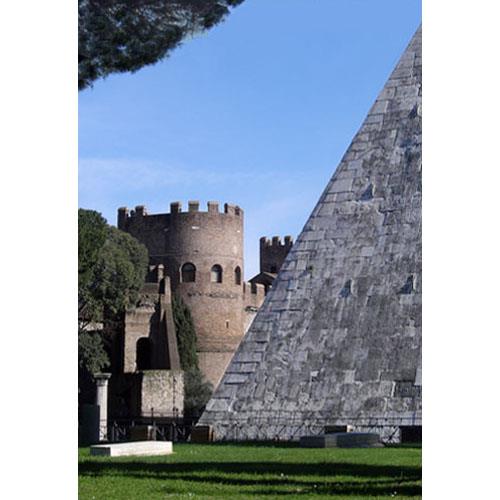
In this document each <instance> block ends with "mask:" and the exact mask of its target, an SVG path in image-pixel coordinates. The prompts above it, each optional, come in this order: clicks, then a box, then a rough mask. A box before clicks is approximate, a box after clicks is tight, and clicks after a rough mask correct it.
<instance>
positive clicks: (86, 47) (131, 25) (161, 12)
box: [78, 0, 244, 89]
mask: <svg viewBox="0 0 500 500" xmlns="http://www.w3.org/2000/svg"><path fill="white" fill-rule="evenodd" d="M243 1H244V0H79V1H78V88H79V89H84V88H86V87H88V86H91V85H92V83H93V82H94V81H95V80H97V79H98V78H103V77H105V76H107V75H109V74H111V73H117V72H118V73H120V72H126V71H137V70H138V69H140V68H142V67H143V66H146V65H149V64H154V63H156V62H158V61H160V60H161V59H163V58H164V57H167V56H168V55H169V54H170V52H171V51H172V50H173V49H175V48H176V47H177V46H178V45H180V43H181V42H182V40H184V39H186V38H187V37H189V36H193V35H195V34H197V33H201V32H203V31H206V30H208V29H210V28H212V27H213V26H215V25H216V24H218V23H220V22H221V21H222V20H223V19H224V18H225V17H226V16H227V15H228V14H229V12H230V9H231V8H232V7H235V6H237V5H239V4H240V3H242V2H243Z"/></svg>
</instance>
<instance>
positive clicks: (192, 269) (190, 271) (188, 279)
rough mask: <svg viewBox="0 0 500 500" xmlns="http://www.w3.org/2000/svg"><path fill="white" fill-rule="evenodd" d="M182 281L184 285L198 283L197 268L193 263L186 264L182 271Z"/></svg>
mask: <svg viewBox="0 0 500 500" xmlns="http://www.w3.org/2000/svg"><path fill="white" fill-rule="evenodd" d="M181 280H182V282H183V283H193V282H194V281H196V266H195V265H194V264H192V263H191V262H186V263H185V264H184V265H183V266H182V269H181Z"/></svg>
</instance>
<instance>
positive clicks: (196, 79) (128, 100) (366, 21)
mask: <svg viewBox="0 0 500 500" xmlns="http://www.w3.org/2000/svg"><path fill="white" fill-rule="evenodd" d="M420 21H421V2H420V0H404V1H402V0H376V1H375V0H314V1H311V0H246V1H245V2H244V3H243V4H242V5H241V6H240V7H238V8H237V9H235V10H234V11H233V12H232V14H231V15H230V16H229V17H228V18H227V20H226V21H225V22H224V23H222V24H221V25H220V26H218V27H216V28H214V29H212V30H210V31H209V32H207V33H205V34H203V35H200V36H198V37H196V38H194V39H192V40H188V41H186V42H185V43H184V44H183V46H182V47H180V48H179V49H177V50H176V51H175V52H174V53H172V55H171V56H170V57H169V58H168V59H166V60H164V61H163V62H161V63H159V64H156V65H154V66H150V67H147V68H144V69H142V70H140V71H138V72H137V73H135V74H122V75H113V76H110V77H108V78H106V79H104V80H101V81H98V82H96V83H95V85H94V87H93V88H92V89H88V90H85V91H83V92H80V94H79V206H80V207H84V208H92V209H94V210H98V211H99V212H101V213H102V214H103V215H104V217H106V219H107V220H108V221H109V222H110V223H113V224H115V223H116V210H117V208H118V207H120V206H128V207H129V208H131V207H132V208H133V207H134V206H135V205H140V204H144V205H146V207H147V208H148V211H149V212H150V213H164V212H167V211H168V209H169V205H170V202H171V201H177V200H178V201H182V202H183V206H184V207H187V202H188V200H200V202H201V203H202V206H203V205H205V204H206V202H207V201H208V200H218V201H220V202H221V204H223V203H224V202H229V203H235V204H238V205H240V206H241V207H242V208H243V209H244V211H245V277H246V279H248V278H250V277H251V276H253V275H254V274H256V273H257V272H258V244H259V242H258V240H259V238H260V237H261V236H273V235H281V236H284V235H286V234H291V235H292V236H293V237H294V238H295V237H296V236H297V235H298V233H299V232H300V230H301V229H302V227H303V225H304V223H305V222H306V219H307V217H308V215H309V213H310V212H311V210H312V209H313V208H314V205H315V204H316V202H317V200H318V198H319V196H320V194H321V192H322V190H323V189H324V187H325V185H326V183H327V182H328V180H329V178H330V177H331V175H332V173H333V172H334V170H335V168H336V166H337V164H338V162H339V161H340V159H341V157H342V155H343V153H344V152H345V150H346V149H347V147H348V146H349V143H350V141H351V139H352V137H353V136H354V134H355V133H356V131H357V129H358V128H359V126H360V125H361V122H362V120H363V119H364V117H365V115H366V113H367V111H368V109H369V108H370V106H371V104H372V103H373V101H374V100H375V98H376V96H377V94H378V92H379V91H380V90H381V88H382V86H383V84H384V82H385V80H386V79H387V77H388V76H389V74H390V72H391V70H392V68H393V67H394V65H395V64H396V62H397V60H398V58H399V56H400V55H401V53H402V51H403V50H404V48H405V46H406V45H407V43H408V42H409V40H410V38H411V36H412V35H413V33H414V31H415V30H416V28H417V27H418V25H419V24H420ZM205 206H206V205H205Z"/></svg>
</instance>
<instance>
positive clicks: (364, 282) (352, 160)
mask: <svg viewBox="0 0 500 500" xmlns="http://www.w3.org/2000/svg"><path fill="white" fill-rule="evenodd" d="M421 60H422V59H421V29H420V28H419V29H418V30H417V32H416V33H415V35H414V37H413V39H412V40H411V42H410V44H409V46H408V47H407V49H406V50H405V52H404V54H403V56H402V57H401V59H400V61H399V63H398V64H397V66H396V68H395V70H394V71H393V73H392V74H391V76H390V78H389V80H388V81H387V83H386V84H385V86H384V88H383V90H382V91H381V93H380V94H379V96H378V98H377V100H376V102H375V104H374V105H373V106H372V108H371V110H370V111H369V113H368V116H367V118H366V119H365V121H364V123H363V124H362V126H361V128H360V130H359V132H358V133H357V134H356V136H355V137H354V139H353V141H352V143H351V145H350V146H349V148H348V150H347V152H346V153H345V155H344V157H343V158H342V160H341V163H340V165H339V166H338V168H337V169H336V170H335V172H334V174H333V177H332V178H331V180H330V182H329V183H328V185H327V186H326V189H325V191H324V192H323V194H322V195H321V197H320V199H319V202H318V204H317V205H316V207H315V208H314V210H313V212H312V214H311V216H310V218H309V220H308V221H307V223H306V225H305V227H304V229H303V230H302V233H301V234H300V236H299V237H298V239H297V241H296V242H295V244H294V245H293V247H292V248H291V250H290V251H289V253H288V255H287V256H286V258H285V261H284V263H283V265H282V268H281V270H280V272H279V274H278V276H277V278H276V280H275V282H274V283H273V287H272V289H271V290H270V291H269V293H268V294H267V296H266V299H265V301H264V304H263V305H262V307H261V309H260V310H259V312H258V313H257V316H256V318H255V320H254V322H253V324H252V326H251V327H250V329H249V331H248V332H247V334H246V335H245V337H244V338H243V341H242V343H241V344H240V346H239V348H238V350H237V351H236V353H235V355H234V357H233V358H232V360H231V362H230V364H229V366H228V368H227V369H226V371H225V374H224V376H223V378H222V381H221V383H220V385H219V386H218V388H217V390H216V392H215V393H214V395H213V397H212V399H211V400H210V401H209V403H208V405H207V407H206V410H205V413H204V414H203V416H202V418H201V420H200V425H210V426H212V428H213V430H214V431H215V439H276V438H280V439H299V437H300V436H301V435H315V434H316V435H317V434H321V433H322V432H323V429H324V428H325V426H348V425H350V426H352V427H353V428H354V429H355V430H356V431H357V432H377V433H379V434H380V435H381V437H382V439H383V440H395V441H397V440H399V439H400V435H401V434H402V433H403V431H404V429H407V428H414V427H417V428H418V427H419V426H421V374H420V373H421V371H420V367H421V138H422V134H421V114H422V108H421V64H422V62H421Z"/></svg>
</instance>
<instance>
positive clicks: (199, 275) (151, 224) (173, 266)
mask: <svg viewBox="0 0 500 500" xmlns="http://www.w3.org/2000/svg"><path fill="white" fill-rule="evenodd" d="M118 226H119V227H120V229H123V230H125V231H127V232H129V233H130V234H131V235H132V236H134V237H136V238H137V239H138V240H139V241H141V242H142V243H144V244H145V245H146V247H147V248H148V250H149V254H150V263H151V264H163V265H164V266H165V272H166V274H167V275H168V276H169V278H170V282H171V287H172V292H174V293H176V294H178V295H179V296H180V297H182V299H183V300H184V302H185V303H186V304H187V305H188V307H189V308H190V310H191V314H192V316H193V321H194V325H195V328H196V334H197V339H198V359H199V363H200V369H201V370H202V372H203V373H204V374H205V376H206V377H207V379H208V380H210V381H211V382H212V383H213V384H214V386H216V385H217V384H218V382H219V380H220V378H221V377H222V375H223V373H224V371H225V369H226V367H227V365H228V363H229V361H230V360H231V357H232V355H233V353H234V351H235V350H236V348H237V347H238V344H239V342H240V340H241V338H242V337H243V334H244V321H245V318H244V282H243V276H244V274H243V271H244V268H243V211H242V210H241V208H239V207H238V206H235V205H229V204H227V203H226V204H225V205H224V210H223V212H220V210H219V204H218V203H217V202H208V209H207V211H206V212H201V211H200V210H199V203H198V202H197V201H190V202H189V204H188V210H187V211H182V206H181V204H180V203H179V202H174V203H171V204H170V213H168V214H157V215H148V214H147V212H146V209H145V208H144V207H143V206H139V207H136V209H135V210H134V211H132V212H131V213H130V214H129V213H128V211H127V210H126V209H119V211H118Z"/></svg>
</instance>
